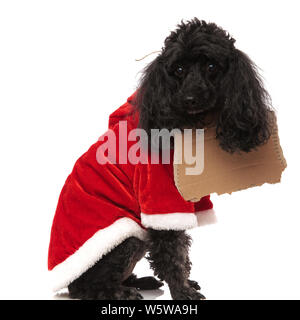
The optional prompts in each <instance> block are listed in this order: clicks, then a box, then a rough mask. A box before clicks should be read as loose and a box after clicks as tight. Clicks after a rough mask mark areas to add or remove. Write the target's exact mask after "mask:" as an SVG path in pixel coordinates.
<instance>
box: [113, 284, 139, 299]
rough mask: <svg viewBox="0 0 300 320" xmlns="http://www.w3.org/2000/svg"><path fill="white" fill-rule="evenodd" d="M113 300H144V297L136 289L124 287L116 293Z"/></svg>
mask: <svg viewBox="0 0 300 320" xmlns="http://www.w3.org/2000/svg"><path fill="white" fill-rule="evenodd" d="M112 299H113V300H142V299H144V298H143V296H142V295H141V294H140V293H139V292H138V291H137V289H136V288H130V287H122V289H120V290H118V291H116V292H115V293H114V295H113V297H112Z"/></svg>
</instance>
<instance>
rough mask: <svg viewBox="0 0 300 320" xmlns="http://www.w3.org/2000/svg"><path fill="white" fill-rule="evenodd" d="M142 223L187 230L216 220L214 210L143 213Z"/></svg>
mask: <svg viewBox="0 0 300 320" xmlns="http://www.w3.org/2000/svg"><path fill="white" fill-rule="evenodd" d="M141 220H142V225H143V226H144V227H146V228H152V229H156V230H186V229H191V228H194V227H197V226H201V225H207V224H211V223H215V222H216V217H215V212H214V210H212V209H210V210H204V211H199V212H195V213H181V212H175V213H162V214H160V213H159V214H146V213H141Z"/></svg>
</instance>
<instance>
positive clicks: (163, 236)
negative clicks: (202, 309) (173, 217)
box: [147, 229, 205, 300]
mask: <svg viewBox="0 0 300 320" xmlns="http://www.w3.org/2000/svg"><path fill="white" fill-rule="evenodd" d="M148 234H149V240H148V250H149V254H148V256H147V259H148V261H149V262H150V266H151V268H152V269H153V270H154V274H155V275H157V276H158V277H159V278H160V279H161V280H164V281H166V282H167V284H168V285H169V288H170V293H171V296H172V298H173V299H174V300H186V299H188V300H200V299H205V297H204V296H203V295H202V294H201V293H200V292H199V291H197V289H200V287H199V286H198V284H197V282H195V281H191V280H189V275H190V269H191V263H190V260H189V256H188V254H189V247H190V243H191V238H190V237H189V235H187V234H186V233H185V232H184V231H173V230H170V231H169V230H168V231H162V230H154V229H148Z"/></svg>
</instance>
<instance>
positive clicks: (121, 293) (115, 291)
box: [68, 237, 146, 300]
mask: <svg viewBox="0 0 300 320" xmlns="http://www.w3.org/2000/svg"><path fill="white" fill-rule="evenodd" d="M145 252H146V246H145V243H144V242H143V241H141V240H140V239H138V238H135V237H130V238H128V239H126V240H125V241H123V242H122V243H121V244H120V245H118V246H117V247H116V248H114V249H113V250H112V251H111V252H109V253H108V254H106V255H105V256H103V257H102V259H101V260H99V261H98V262H97V263H96V264H95V265H94V266H93V267H91V268H90V269H88V270H87V271H86V272H85V273H83V274H82V275H81V276H80V277H79V278H78V279H76V280H74V281H73V282H72V283H71V284H70V285H69V286H68V289H69V295H70V297H71V298H75V299H99V300H107V299H111V300H133V299H142V296H141V295H140V294H139V293H138V291H137V290H136V288H132V287H126V286H125V285H123V282H124V281H125V280H126V279H128V277H129V276H130V275H131V273H132V271H133V269H134V267H135V265H136V263H137V262H138V261H139V260H140V259H141V258H142V257H143V256H144V255H145Z"/></svg>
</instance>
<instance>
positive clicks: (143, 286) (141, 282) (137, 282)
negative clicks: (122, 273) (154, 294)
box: [123, 274, 164, 290]
mask: <svg viewBox="0 0 300 320" xmlns="http://www.w3.org/2000/svg"><path fill="white" fill-rule="evenodd" d="M123 285H124V286H126V287H134V288H137V289H139V290H156V289H158V288H160V287H161V286H163V285H164V284H163V282H161V281H159V280H157V279H156V278H154V277H142V278H137V277H136V276H135V275H133V274H132V275H131V276H130V277H129V278H128V279H126V280H125V281H124V282H123Z"/></svg>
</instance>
